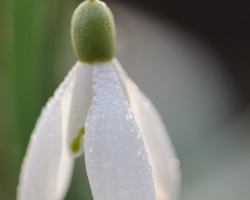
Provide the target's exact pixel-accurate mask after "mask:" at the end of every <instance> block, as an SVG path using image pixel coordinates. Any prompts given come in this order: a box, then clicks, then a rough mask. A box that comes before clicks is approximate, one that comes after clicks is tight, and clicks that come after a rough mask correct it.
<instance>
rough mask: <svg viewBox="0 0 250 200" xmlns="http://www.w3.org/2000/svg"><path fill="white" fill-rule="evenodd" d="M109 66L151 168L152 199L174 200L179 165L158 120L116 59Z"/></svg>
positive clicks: (144, 97) (176, 192)
mask: <svg viewBox="0 0 250 200" xmlns="http://www.w3.org/2000/svg"><path fill="white" fill-rule="evenodd" d="M112 65H113V67H114V69H115V71H116V73H117V75H118V78H119V80H120V82H121V85H122V88H123V90H124V91H125V94H126V95H127V97H128V99H129V103H130V106H131V109H132V111H133V113H134V116H135V119H136V122H137V124H138V126H139V128H140V129H141V131H142V135H143V139H144V142H145V146H146V149H147V151H148V153H149V162H150V164H151V166H152V171H153V179H154V184H155V193H156V200H175V199H177V197H178V194H179V189H180V176H181V173H180V168H179V164H180V162H179V160H178V159H177V157H176V154H175V151H174V148H173V145H172V142H171V140H170V138H169V136H168V134H167V131H166V128H165V126H164V124H163V122H162V120H161V117H160V115H159V114H158V112H157V110H156V109H155V107H154V105H153V104H152V103H151V101H150V100H149V99H148V98H147V97H146V96H145V95H144V94H143V93H142V92H141V91H140V90H139V88H138V87H137V86H136V85H135V84H134V82H133V81H132V80H131V79H130V78H129V77H128V76H127V74H126V72H125V71H124V70H123V69H122V67H121V65H120V64H119V62H118V61H117V60H116V59H114V60H113V61H112Z"/></svg>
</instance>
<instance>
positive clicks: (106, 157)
mask: <svg viewBox="0 0 250 200" xmlns="http://www.w3.org/2000/svg"><path fill="white" fill-rule="evenodd" d="M93 70H94V71H93V102H92V105H91V108H90V110H89V114H88V117H87V122H86V135H85V138H84V152H85V162H86V168H87V174H88V178H89V182H90V186H91V190H92V194H93V197H94V199H95V200H153V199H155V197H154V196H155V194H154V185H153V180H152V172H151V167H150V165H149V162H148V156H147V153H146V150H145V147H144V144H143V139H142V136H141V133H140V131H139V129H138V127H137V125H136V123H135V121H134V118H133V114H132V112H131V111H130V109H129V107H128V103H127V101H126V100H125V97H124V95H123V93H122V90H121V87H120V84H119V82H118V80H117V77H116V75H115V73H114V70H113V68H112V66H111V64H110V63H102V64H100V65H95V66H94V69H93Z"/></svg>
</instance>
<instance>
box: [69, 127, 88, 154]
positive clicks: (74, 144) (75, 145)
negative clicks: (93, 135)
mask: <svg viewBox="0 0 250 200" xmlns="http://www.w3.org/2000/svg"><path fill="white" fill-rule="evenodd" d="M84 134H85V129H84V127H82V128H81V129H80V130H79V132H78V134H77V136H76V137H75V138H74V140H73V141H72V143H71V145H70V147H71V150H72V151H73V152H74V153H77V152H78V151H79V150H80V142H81V138H82V136H83V135H84Z"/></svg>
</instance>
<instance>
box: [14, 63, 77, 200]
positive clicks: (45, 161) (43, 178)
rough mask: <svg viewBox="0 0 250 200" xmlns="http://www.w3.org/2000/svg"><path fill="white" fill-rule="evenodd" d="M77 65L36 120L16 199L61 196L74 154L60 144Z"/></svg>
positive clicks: (64, 132) (56, 197)
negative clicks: (70, 154)
mask: <svg viewBox="0 0 250 200" xmlns="http://www.w3.org/2000/svg"><path fill="white" fill-rule="evenodd" d="M77 68H78V65H75V66H74V67H73V69H72V70H71V71H70V73H69V74H68V75H67V77H66V78H65V79H64V81H63V82H62V83H61V84H60V86H59V88H58V89H57V90H56V92H55V93H54V96H53V97H52V98H50V99H49V101H48V103H47V104H46V106H45V107H44V108H43V110H42V113H41V116H40V117H39V119H38V121H37V124H36V126H35V129H34V132H33V133H32V135H31V139H30V143H29V147H28V150H27V153H26V156H25V159H24V162H23V166H22V169H21V174H20V182H19V186H18V194H17V199H18V200H29V199H32V200H45V199H46V200H55V199H56V200H60V199H62V198H63V195H64V193H65V191H66V190H67V186H68V182H69V180H70V177H71V173H72V167H73V158H72V157H71V156H69V154H68V151H66V150H65V148H63V146H66V145H62V144H63V141H66V133H67V131H66V129H65V128H66V127H65V125H64V124H65V120H66V119H67V115H68V110H69V106H70V101H71V98H70V96H71V90H72V87H73V82H74V79H75V74H76V71H77ZM66 124H67V123H66Z"/></svg>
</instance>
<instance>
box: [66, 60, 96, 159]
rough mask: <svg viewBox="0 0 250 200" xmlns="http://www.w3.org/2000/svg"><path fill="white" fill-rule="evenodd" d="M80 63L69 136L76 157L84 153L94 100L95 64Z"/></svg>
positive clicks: (74, 90) (70, 117) (71, 149)
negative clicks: (84, 141) (84, 136)
mask: <svg viewBox="0 0 250 200" xmlns="http://www.w3.org/2000/svg"><path fill="white" fill-rule="evenodd" d="M78 65H79V66H80V67H79V69H78V72H77V74H76V80H75V85H74V88H73V95H72V102H71V108H70V115H69V126H68V138H67V145H68V147H69V150H70V151H69V152H70V154H71V155H73V156H74V157H78V156H80V155H82V153H83V142H82V136H83V135H84V132H85V126H84V124H85V121H86V116H87V113H88V110H89V108H90V106H91V101H92V72H93V66H92V65H88V64H85V63H81V62H78Z"/></svg>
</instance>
